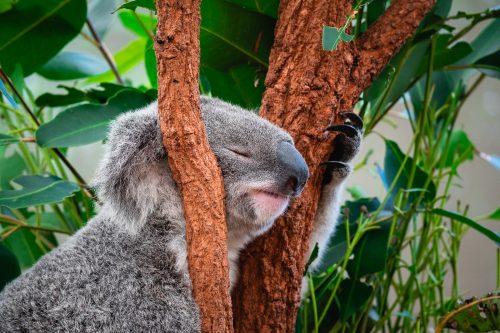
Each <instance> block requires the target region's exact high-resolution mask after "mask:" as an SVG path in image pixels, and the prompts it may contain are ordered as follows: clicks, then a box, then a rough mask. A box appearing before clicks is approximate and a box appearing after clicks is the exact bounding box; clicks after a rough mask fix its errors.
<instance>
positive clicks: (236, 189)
mask: <svg viewBox="0 0 500 333" xmlns="http://www.w3.org/2000/svg"><path fill="white" fill-rule="evenodd" d="M201 109H202V116H203V120H204V122H205V127H206V130H207V136H208V140H209V143H210V146H211V148H212V150H213V152H214V153H215V155H216V157H217V159H218V162H219V165H220V167H221V170H222V174H223V178H224V186H225V193H226V213H227V221H228V229H229V230H230V231H242V232H245V233H250V234H253V235H258V234H260V233H262V232H264V231H266V230H267V229H268V228H269V227H270V226H271V225H272V223H273V222H274V220H275V219H276V218H277V217H278V216H279V215H281V214H282V213H283V212H284V211H285V210H286V208H287V206H288V204H289V202H290V200H291V198H293V197H295V196H297V195H298V194H300V193H301V191H302V189H303V188H304V185H305V183H306V181H307V179H308V177H309V171H308V168H307V165H306V163H305V161H304V159H303V158H302V156H301V155H300V153H299V152H298V151H297V150H296V149H295V147H294V145H293V141H292V138H291V137H290V135H289V134H288V133H287V132H285V131H283V130H282V129H280V128H278V127H277V126H275V125H273V124H271V123H270V122H268V121H266V120H264V119H262V118H260V117H258V116H257V115H255V114H253V113H251V112H249V111H247V110H244V109H242V108H240V107H237V106H234V105H231V104H228V103H225V102H223V101H220V100H218V99H214V98H207V97H202V98H201ZM106 149H107V150H106V154H105V157H104V159H103V162H102V163H101V165H100V168H99V170H98V173H97V177H96V179H95V182H94V185H95V186H96V188H97V190H98V194H99V197H100V198H101V200H102V201H103V202H104V204H105V205H108V206H109V209H111V210H112V211H113V212H114V213H115V214H117V215H118V217H119V219H120V220H125V221H126V225H127V227H131V229H135V230H137V229H138V228H140V226H141V225H143V224H144V223H146V221H147V218H148V216H149V215H150V214H158V213H159V214H163V215H165V216H169V217H175V216H181V217H182V214H183V213H182V202H181V199H180V196H179V192H178V190H177V187H176V185H175V183H174V182H173V180H172V177H171V174H170V171H169V169H168V165H167V162H166V158H167V156H166V153H165V150H164V148H163V143H162V137H161V133H160V128H159V125H158V111H157V105H156V104H152V105H150V106H149V107H147V108H145V109H143V110H140V111H135V112H129V113H127V114H125V115H123V116H121V117H120V118H119V119H118V120H117V121H115V122H114V123H113V125H112V127H111V131H110V133H109V135H108V144H107V146H106Z"/></svg>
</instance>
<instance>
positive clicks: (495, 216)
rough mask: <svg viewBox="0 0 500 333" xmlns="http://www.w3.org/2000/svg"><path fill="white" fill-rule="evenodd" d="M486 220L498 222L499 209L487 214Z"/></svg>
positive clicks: (499, 218)
mask: <svg viewBox="0 0 500 333" xmlns="http://www.w3.org/2000/svg"><path fill="white" fill-rule="evenodd" d="M487 219H490V220H500V208H497V210H495V211H494V212H493V213H491V214H489V215H488V217H487Z"/></svg>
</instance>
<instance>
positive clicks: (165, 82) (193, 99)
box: [155, 0, 232, 332]
mask: <svg viewBox="0 0 500 333" xmlns="http://www.w3.org/2000/svg"><path fill="white" fill-rule="evenodd" d="M156 7H157V12H158V27H157V32H156V41H155V51H156V59H157V63H158V112H159V117H160V127H161V131H162V134H163V144H164V146H165V149H166V151H167V155H168V164H169V166H170V169H171V170H172V175H173V177H174V179H175V181H176V183H177V185H178V186H179V189H180V191H181V194H182V201H183V205H184V216H185V219H186V238H187V245H188V262H189V274H190V276H191V281H192V285H193V295H194V298H195V300H196V303H197V304H198V306H199V309H200V316H201V320H202V324H201V328H202V332H232V314H231V299H230V297H229V275H228V259H227V230H226V223H225V211H224V185H223V181H222V174H221V172H220V169H219V167H218V165H217V160H216V158H215V155H214V154H213V152H212V151H211V150H210V146H209V145H208V140H207V136H206V132H205V127H204V125H203V122H202V118H201V112H200V96H199V90H198V79H199V66H200V40H199V35H200V0H156Z"/></svg>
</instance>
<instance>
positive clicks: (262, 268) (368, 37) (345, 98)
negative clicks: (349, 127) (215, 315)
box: [233, 0, 435, 333]
mask: <svg viewBox="0 0 500 333" xmlns="http://www.w3.org/2000/svg"><path fill="white" fill-rule="evenodd" d="M434 2H435V0H419V1H406V0H394V1H393V2H392V4H391V6H390V8H389V9H388V10H387V12H386V13H385V14H384V15H383V16H382V17H381V18H380V20H379V21H378V22H377V23H376V24H374V25H373V26H372V27H370V29H369V30H368V31H367V32H366V33H365V34H364V35H362V36H360V38H359V39H357V41H356V42H353V43H347V44H346V43H342V44H340V45H339V47H338V49H337V50H336V51H335V52H327V51H323V50H322V46H321V34H322V26H323V25H324V24H326V25H330V26H336V27H339V26H342V25H343V24H344V23H345V20H346V16H347V15H348V14H349V13H350V9H351V3H352V1H350V0H337V1H329V0H311V1H307V2H306V1H301V0H283V1H281V3H280V7H279V19H278V23H277V26H276V31H275V42H274V46H273V49H272V51H271V55H270V59H269V60H270V61H269V71H268V74H267V78H266V86H267V90H266V92H265V94H264V98H263V101H262V107H261V110H260V114H261V115H262V116H264V117H265V118H267V119H269V120H271V121H272V122H274V123H276V124H278V125H279V126H281V127H283V128H285V129H286V130H288V131H289V132H290V133H291V134H292V136H293V137H294V139H295V144H296V146H297V148H298V149H299V151H300V152H301V153H302V154H303V156H304V158H305V159H306V161H307V164H308V166H309V170H310V173H311V178H310V180H309V182H308V184H307V186H306V188H305V190H304V192H303V194H302V195H301V197H300V198H299V199H298V200H296V201H295V202H294V203H293V205H292V206H291V208H290V209H289V211H288V213H287V214H286V216H284V217H283V218H281V219H279V220H278V221H277V222H276V225H275V226H274V227H273V228H272V229H271V231H270V232H269V233H268V234H266V235H264V236H263V237H260V238H258V239H257V240H256V241H255V242H254V243H252V244H251V245H250V246H249V247H248V248H247V249H246V250H245V251H244V253H243V255H242V258H241V262H240V270H241V272H240V283H239V285H238V286H237V289H236V290H235V292H234V293H233V304H234V308H233V311H234V317H235V321H234V325H235V331H236V332H241V333H248V332H293V331H294V328H295V320H296V313H297V309H298V305H299V299H300V295H299V291H300V285H301V278H302V273H303V270H304V266H305V260H306V259H307V258H305V254H306V253H307V251H308V238H309V235H310V233H311V228H312V221H313V220H314V216H315V213H316V208H317V202H318V199H319V194H320V186H321V179H322V172H323V170H322V168H321V167H320V165H321V163H322V162H324V161H325V160H326V159H327V157H328V156H329V155H330V153H331V151H332V141H333V139H334V134H328V133H326V132H325V129H326V128H327V127H328V126H329V125H331V124H332V122H336V121H337V120H338V119H336V115H337V114H338V113H339V112H341V111H348V110H351V109H352V108H353V106H354V105H355V103H356V102H357V101H358V99H359V95H360V93H361V92H362V91H363V90H364V89H365V88H366V87H368V86H369V85H370V83H371V82H372V81H373V79H374V78H375V77H376V76H377V75H378V74H379V73H380V72H381V71H382V69H383V68H384V66H385V65H386V64H387V62H388V61H389V60H390V58H391V57H392V56H393V55H394V54H395V53H396V52H397V51H398V50H399V49H400V47H401V46H402V45H403V44H404V42H405V41H406V40H407V39H408V38H409V37H410V36H411V35H412V33H413V32H414V30H415V28H416V27H417V26H418V24H419V22H420V21H421V20H422V19H423V17H424V16H425V14H426V13H427V12H428V11H429V10H430V8H431V7H432V6H433V4H434ZM277 249H279V251H278V250H277Z"/></svg>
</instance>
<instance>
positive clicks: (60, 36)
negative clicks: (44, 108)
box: [0, 0, 87, 76]
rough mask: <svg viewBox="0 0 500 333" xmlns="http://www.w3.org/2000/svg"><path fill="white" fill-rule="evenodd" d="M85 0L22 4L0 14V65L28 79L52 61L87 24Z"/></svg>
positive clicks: (26, 2) (29, 0)
mask: <svg viewBox="0 0 500 333" xmlns="http://www.w3.org/2000/svg"><path fill="white" fill-rule="evenodd" d="M86 17H87V4H86V1H85V0H63V1H61V0H44V1H39V0H23V1H20V2H19V3H17V4H16V5H15V6H14V7H13V8H12V9H11V10H9V11H7V12H5V13H3V14H0V31H1V32H2V33H1V34H0V64H1V65H2V67H3V68H4V70H5V71H6V72H7V73H9V74H10V73H12V72H13V71H14V69H15V66H16V64H18V63H19V64H20V65H21V67H22V70H23V74H24V75H25V76H28V75H29V74H31V73H33V72H34V71H36V70H37V69H38V68H39V67H40V66H42V65H43V64H44V63H46V62H47V61H49V60H50V59H51V58H52V57H54V56H55V55H56V54H57V53H59V51H60V50H61V49H62V48H63V47H64V46H65V45H66V44H67V43H68V42H69V41H71V40H72V39H73V38H75V37H76V36H77V35H78V33H79V32H80V30H81V29H82V27H83V24H84V23H85V19H86Z"/></svg>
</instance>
